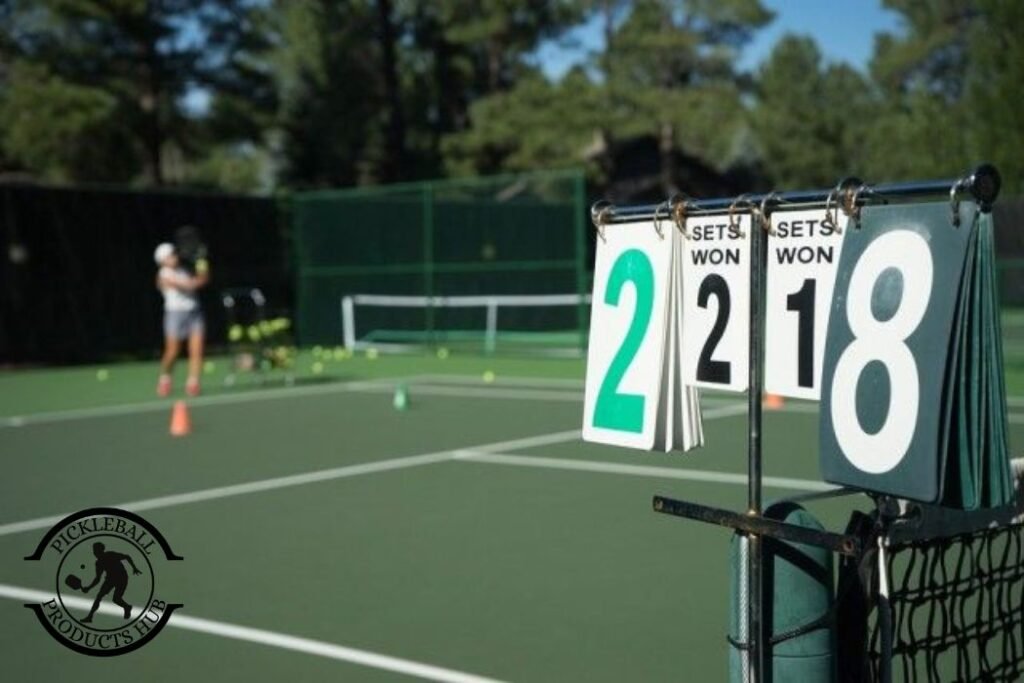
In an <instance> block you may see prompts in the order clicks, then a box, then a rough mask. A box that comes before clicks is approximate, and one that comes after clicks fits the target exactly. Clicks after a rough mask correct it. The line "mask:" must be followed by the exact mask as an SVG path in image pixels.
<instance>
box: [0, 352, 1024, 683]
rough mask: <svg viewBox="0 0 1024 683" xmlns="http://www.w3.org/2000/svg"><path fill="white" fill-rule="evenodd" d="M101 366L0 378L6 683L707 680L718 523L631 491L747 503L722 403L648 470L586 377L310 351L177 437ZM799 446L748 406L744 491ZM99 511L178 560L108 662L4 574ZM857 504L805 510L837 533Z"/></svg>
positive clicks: (717, 648)
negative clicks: (699, 440)
mask: <svg viewBox="0 0 1024 683" xmlns="http://www.w3.org/2000/svg"><path fill="white" fill-rule="evenodd" d="M311 362H313V361H312V355H311V354H306V355H304V356H303V357H302V358H301V359H300V362H299V365H300V366H302V368H305V367H307V366H308V367H311V365H310V364H311ZM221 365H223V362H221ZM104 369H106V370H107V374H106V375H102V376H104V377H105V379H104V380H103V381H100V380H99V379H97V370H98V368H96V367H91V368H77V369H65V370H38V371H22V372H15V373H8V374H6V375H3V376H0V416H2V417H0V457H2V458H3V463H4V474H3V477H2V478H0V501H2V505H0V598H3V599H0V655H2V657H3V661H4V676H3V678H4V680H11V681H23V680H25V681H27V680H74V681H75V682H76V683H88V682H90V681H105V682H107V681H110V680H112V678H111V677H112V676H117V677H125V676H128V677H132V678H134V679H137V680H145V681H172V680H173V681H177V680H201V681H207V680H208V681H236V680H237V681H246V682H247V683H252V682H256V681H280V680H294V681H338V680H344V681H390V680H412V679H414V678H415V677H420V678H424V679H430V680H441V681H467V682H468V681H480V680H484V679H495V680H503V681H667V680H677V681H678V680H693V681H719V680H724V679H725V678H726V663H727V659H726V652H727V649H726V648H727V645H726V639H725V632H726V623H727V616H728V615H727V609H728V574H729V568H728V564H727V558H728V542H729V532H728V531H726V530H724V529H722V528H717V527H710V526H706V525H702V524H698V523H696V522H688V521H683V520H679V519H675V518H669V517H665V516H661V515H657V514H655V513H653V512H652V511H651V497H652V495H653V494H656V493H657V494H667V495H671V496H673V497H677V498H683V499H688V500H694V501H699V502H704V503H708V504H712V505H716V506H720V507H725V508H730V509H735V510H741V509H743V507H744V503H745V495H746V479H745V474H746V439H745V426H746V419H745V415H746V413H745V405H744V402H743V401H742V400H741V399H740V398H738V397H730V396H725V395H721V394H719V395H714V396H706V397H705V399H704V402H703V408H704V413H705V420H706V422H705V430H706V441H707V446H706V447H705V448H704V449H702V450H698V451H694V452H693V453H691V454H687V455H679V454H673V455H665V454H651V453H643V452H634V451H628V450H624V449H617V448H610V447H602V446H595V445H592V444H585V443H583V442H582V441H580V438H579V432H578V430H579V426H580V419H581V411H582V372H583V363H582V362H581V361H564V360H562V361H555V360H510V359H501V360H493V359H492V360H487V359H482V358H477V357H466V358H462V357H457V356H453V357H451V358H449V359H447V360H440V359H437V358H434V357H423V356H408V357H383V356H382V357H380V358H378V359H376V360H371V359H367V358H365V357H360V358H353V359H345V360H341V361H334V360H333V357H332V359H331V360H330V362H324V363H323V367H322V368H321V369H320V371H319V372H317V373H315V374H314V373H313V372H311V371H310V372H306V371H305V370H304V369H303V370H302V371H301V372H300V373H299V375H300V376H299V377H298V378H297V381H296V382H295V383H294V385H293V386H285V385H284V382H283V381H282V380H281V378H279V377H269V378H268V380H267V381H266V382H265V383H264V384H263V386H261V383H260V382H259V381H257V380H256V379H255V378H243V379H240V380H239V381H238V382H237V383H236V384H235V385H234V386H233V387H230V388H225V387H224V386H223V381H222V380H223V374H222V373H223V370H222V369H216V368H215V369H214V371H213V372H211V373H210V374H209V375H208V376H207V390H206V393H205V395H204V396H203V397H202V398H199V399H194V400H191V401H190V410H191V416H192V422H193V433H192V434H191V435H189V436H186V437H182V438H173V437H171V436H169V435H168V431H167V428H168V419H169V406H170V400H166V399H163V400H161V399H156V398H154V397H153V395H152V392H153V381H154V379H155V376H154V375H155V368H154V366H153V365H152V364H137V365H117V366H109V367H106V368H104ZM487 371H491V372H493V373H494V375H495V377H494V379H493V381H484V379H483V374H484V373H485V372H487ZM400 384H401V385H404V386H406V387H407V388H408V392H409V396H410V398H411V405H410V407H409V409H408V410H406V411H396V410H395V409H394V408H393V407H392V396H393V391H394V388H395V387H396V386H398V385H400ZM1011 405H1017V404H1016V403H1012V404H1011ZM1021 423H1024V413H1012V414H1011V427H1012V430H1013V433H1012V437H1013V438H1014V443H1019V441H1020V438H1021V437H1022V436H1024V432H1022V430H1021ZM816 442H817V415H816V412H815V406H814V405H812V404H808V403H799V402H790V403H788V404H787V405H786V407H785V408H784V409H783V410H781V411H772V412H769V413H766V425H765V443H766V457H765V474H766V476H767V477H768V479H767V480H766V483H767V484H768V486H767V487H766V498H769V499H770V498H777V497H782V496H786V495H792V494H796V493H805V492H808V491H816V490H820V489H821V488H822V486H823V485H822V483H821V481H820V479H819V475H818V464H817V457H816V455H815V449H816ZM294 475H308V476H294ZM97 505H116V506H121V507H125V508H127V509H135V510H138V511H140V513H141V514H142V515H143V516H144V517H146V518H147V519H148V520H150V521H151V522H152V523H154V524H155V525H156V526H157V527H158V528H159V529H160V530H161V531H162V532H163V534H164V535H165V536H166V537H167V538H168V540H169V541H170V542H171V544H172V545H173V546H174V549H175V550H176V551H177V552H179V553H180V554H182V555H183V556H184V557H185V561H184V562H182V563H175V564H174V565H173V566H172V567H170V568H169V569H167V570H166V571H165V572H163V573H161V575H160V576H158V577H157V582H158V585H159V592H160V593H161V594H164V595H167V596H171V597H173V598H174V599H175V600H177V601H180V602H182V603H184V608H183V609H181V610H180V611H179V612H177V613H175V615H174V616H173V617H172V618H171V621H170V626H169V628H168V629H166V630H165V631H164V632H163V633H161V634H160V635H159V636H158V637H157V638H156V639H155V640H154V641H153V642H151V643H150V644H148V645H147V646H146V647H144V648H142V649H141V650H138V651H135V652H133V653H130V654H127V655H124V656H121V657H114V658H91V657H85V656H82V655H79V654H76V653H73V652H71V651H69V650H66V649H64V648H62V647H61V646H60V645H58V644H57V643H55V642H54V641H53V640H51V638H50V637H49V636H48V635H47V634H46V633H45V632H44V631H43V629H42V628H41V627H40V625H39V624H38V623H37V622H36V621H35V618H34V617H33V615H32V614H31V613H30V612H29V611H28V610H27V609H25V608H24V607H23V603H25V602H30V601H31V600H28V599H26V598H25V597H24V596H25V594H26V591H31V590H37V591H46V590H52V586H53V577H52V576H41V575H39V572H38V568H37V566H36V565H34V564H33V563H30V562H25V561H23V560H22V558H23V557H24V556H25V555H27V554H29V553H30V552H31V551H32V550H33V549H34V548H35V545H36V543H37V542H38V541H39V539H40V538H41V536H42V534H43V533H44V531H45V530H46V529H47V528H49V526H50V525H51V524H53V523H54V522H55V521H56V518H59V517H60V516H61V515H63V514H64V513H68V512H72V511H75V510H78V509H81V508H85V507H91V506H97ZM855 505H858V503H857V500H856V499H851V498H843V499H838V500H832V501H826V502H823V503H816V504H814V505H813V507H812V509H813V511H814V512H816V513H817V514H819V516H821V517H822V519H823V520H824V521H825V522H826V525H827V526H829V527H830V528H833V529H836V528H837V527H841V526H842V524H843V523H844V522H845V519H846V517H847V515H848V513H849V511H850V509H851V507H853V506H855ZM179 617H182V618H181V619H179ZM186 617H187V618H186ZM238 627H243V628H238Z"/></svg>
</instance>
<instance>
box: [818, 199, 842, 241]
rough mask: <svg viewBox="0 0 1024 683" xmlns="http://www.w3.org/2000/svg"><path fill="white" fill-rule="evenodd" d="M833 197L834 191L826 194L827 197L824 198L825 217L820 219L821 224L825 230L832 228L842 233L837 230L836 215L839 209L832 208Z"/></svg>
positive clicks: (836, 207) (839, 230)
mask: <svg viewBox="0 0 1024 683" xmlns="http://www.w3.org/2000/svg"><path fill="white" fill-rule="evenodd" d="M835 197H836V190H832V191H831V192H829V193H828V196H827V197H825V217H824V218H822V219H821V224H822V225H823V226H825V227H826V228H832V229H833V230H835V231H837V232H842V230H841V229H840V228H839V225H838V224H837V222H836V219H838V218H839V216H838V215H837V214H838V213H839V207H838V206H835V207H833V206H832V201H833V200H834V199H835Z"/></svg>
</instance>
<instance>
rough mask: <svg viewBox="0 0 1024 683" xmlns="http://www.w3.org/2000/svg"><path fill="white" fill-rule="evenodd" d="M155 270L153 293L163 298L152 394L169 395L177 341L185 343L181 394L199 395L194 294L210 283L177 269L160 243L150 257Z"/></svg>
mask: <svg viewBox="0 0 1024 683" xmlns="http://www.w3.org/2000/svg"><path fill="white" fill-rule="evenodd" d="M153 259H154V260H155V261H156V264H157V266H159V270H158V271H157V275H156V286H157V289H159V290H160V292H161V293H162V294H163V295H164V355H163V358H161V360H160V379H159V380H158V381H157V385H156V393H157V394H159V395H160V396H167V395H168V394H170V393H171V385H172V382H171V372H172V371H173V370H174V361H175V360H177V358H178V354H179V353H180V351H181V341H182V340H183V339H187V340H188V381H186V382H185V392H186V393H187V394H188V395H189V396H198V395H199V373H200V371H201V370H202V367H203V333H204V331H205V326H204V324H203V311H202V309H201V308H200V306H199V297H198V296H197V295H196V293H197V292H198V290H200V289H201V288H202V287H204V286H205V285H206V283H207V282H208V281H209V279H210V275H209V272H208V271H207V270H206V269H204V270H203V271H202V272H201V273H198V274H196V275H190V274H189V272H188V271H187V270H185V269H184V268H182V267H181V263H180V262H179V259H178V254H177V253H176V252H175V250H174V245H172V244H169V243H167V242H164V243H163V244H161V245H160V246H158V247H157V248H156V251H155V252H154V253H153Z"/></svg>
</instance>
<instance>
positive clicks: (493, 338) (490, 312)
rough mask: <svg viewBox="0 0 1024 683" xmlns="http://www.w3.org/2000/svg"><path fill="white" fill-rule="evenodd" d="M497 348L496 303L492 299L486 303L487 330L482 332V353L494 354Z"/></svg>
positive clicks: (495, 300)
mask: <svg viewBox="0 0 1024 683" xmlns="http://www.w3.org/2000/svg"><path fill="white" fill-rule="evenodd" d="M497 346H498V301H497V299H494V298H493V297H492V298H491V299H488V301H487V328H486V329H485V330H484V352H485V353H487V354H488V355H490V354H492V353H494V351H495V349H496V348H497Z"/></svg>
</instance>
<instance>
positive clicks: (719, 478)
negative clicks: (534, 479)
mask: <svg viewBox="0 0 1024 683" xmlns="http://www.w3.org/2000/svg"><path fill="white" fill-rule="evenodd" d="M456 457H457V458H458V460H460V461H463V462H478V463H484V464H488V465H511V466H513V467H534V468H542V469H552V470H575V471H579V472H594V473H599V474H625V475H629V476H634V477H657V478H659V479H685V480H687V481H703V482H709V483H713V484H737V485H742V486H746V485H747V475H746V474H733V473H730V472H712V471H707V470H693V469H677V468H674V467H653V466H649V465H623V464H619V463H614V462H600V461H597V460H573V459H569V458H544V457H536V456H532V455H509V454H505V453H490V452H485V451H478V450H475V449H463V450H461V451H459V452H458V453H457V454H456ZM761 482H762V483H763V484H764V485H765V486H769V487H773V488H780V489H793V490H796V491H833V490H835V489H836V488H837V487H835V486H832V485H831V484H826V483H824V482H820V481H813V480H810V479H790V478H788V477H763V478H762V479H761Z"/></svg>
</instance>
